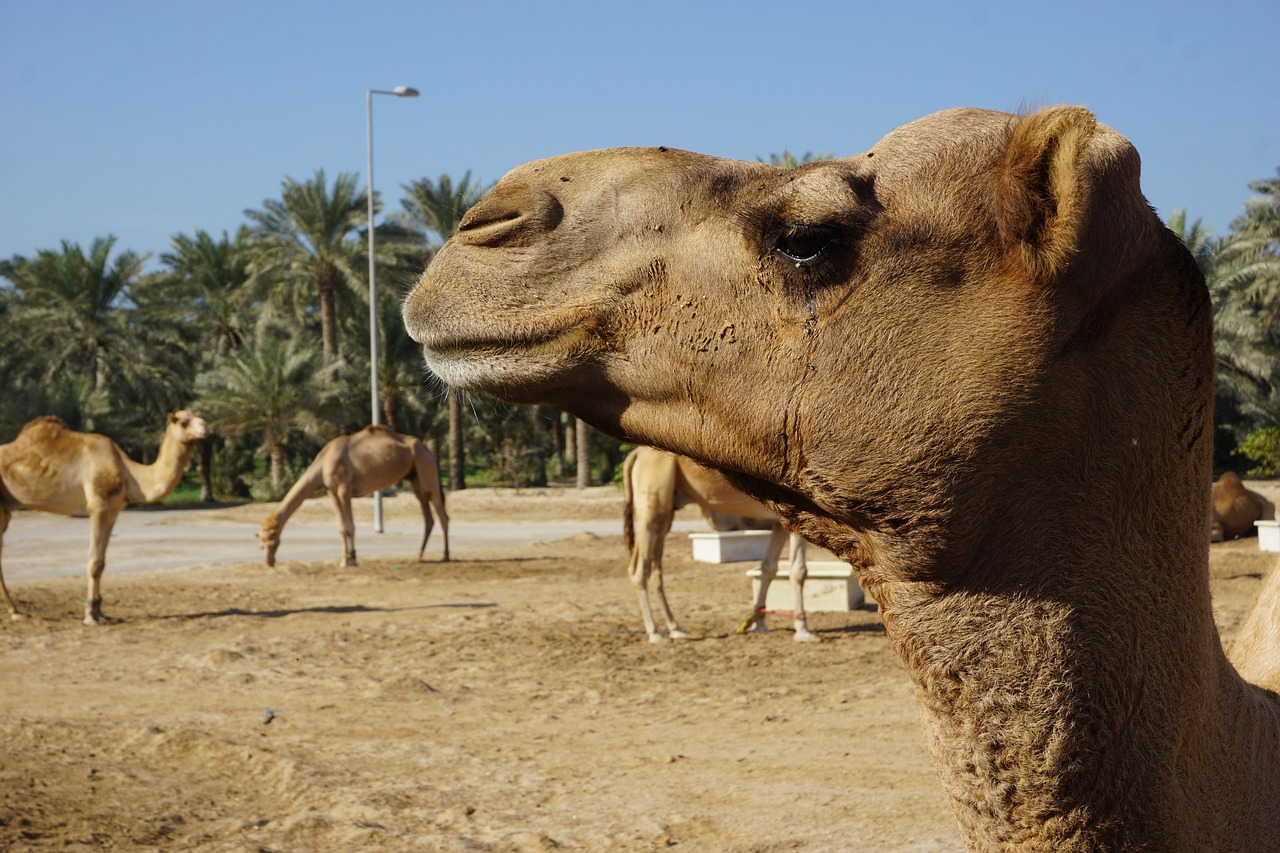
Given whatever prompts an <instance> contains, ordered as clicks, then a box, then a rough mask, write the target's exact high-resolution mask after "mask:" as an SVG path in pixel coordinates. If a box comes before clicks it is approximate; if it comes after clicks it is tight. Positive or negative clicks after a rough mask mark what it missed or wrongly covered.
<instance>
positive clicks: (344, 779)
mask: <svg viewBox="0 0 1280 853" xmlns="http://www.w3.org/2000/svg"><path fill="white" fill-rule="evenodd" d="M389 505H390V507H391V508H390V510H389V513H390V514H389V523H393V522H394V523H398V522H399V521H401V520H403V519H405V518H409V517H411V516H409V515H405V513H416V511H417V510H416V506H414V507H409V506H406V505H404V504H403V503H402V502H400V501H399V500H398V499H397V500H396V501H391V502H389ZM361 511H362V513H364V516H363V518H362V519H361V520H359V521H358V523H359V524H360V525H361V527H362V531H363V530H366V529H367V525H368V523H369V515H368V513H369V512H371V510H370V509H369V508H368V507H364V508H362V510H361ZM216 512H217V513H220V516H219V517H220V518H221V521H222V523H234V522H236V521H237V519H238V520H239V521H240V522H242V523H250V524H256V522H257V521H258V520H260V519H261V517H262V515H263V514H264V512H263V508H262V507H241V508H235V509H227V510H218V511H216ZM329 512H331V511H330V510H329V508H328V506H327V504H325V503H323V502H314V505H312V506H308V508H307V509H306V510H304V513H316V514H318V515H317V518H320V519H326V520H327V513H329ZM450 513H451V515H452V516H453V517H454V518H455V519H457V520H459V521H463V520H471V521H484V520H496V521H502V520H507V521H515V520H518V519H533V520H537V519H544V520H552V519H558V520H581V521H583V522H585V521H588V520H593V519H594V520H599V519H609V518H618V517H619V513H620V500H619V498H618V495H617V492H616V491H614V490H612V489H608V488H602V489H593V490H589V492H588V493H586V494H581V493H577V492H574V491H572V490H566V491H562V492H544V493H538V492H528V493H513V492H509V491H495V492H490V491H481V490H474V491H469V492H464V493H459V494H458V495H455V496H453V497H452V499H451V504H450ZM241 516H243V518H241ZM304 517H305V516H304ZM193 518H197V520H198V517H195V516H191V515H187V516H185V517H184V519H183V520H181V522H180V523H179V521H178V520H176V519H175V527H174V529H175V530H178V529H183V525H187V524H189V523H190V522H191V520H192V519H193ZM23 521H24V519H23V518H22V517H21V516H20V517H19V518H17V519H16V520H15V521H14V527H15V528H16V527H17V526H18V525H19V524H21V523H23ZM209 523H210V524H213V523H215V522H214V521H210V522H209ZM300 529H301V528H300ZM324 535H325V536H328V537H334V534H333V533H332V532H331V531H329V530H327V531H326V532H325V533H324ZM287 542H288V540H287V539H286V547H287ZM111 548H112V550H111V553H110V554H109V566H110V564H111V562H113V561H119V562H122V563H123V562H127V560H128V557H129V550H128V549H129V545H128V542H127V539H124V538H120V539H119V540H118V541H117V540H114V539H113V543H112V546H111ZM667 553H668V560H667V562H668V581H669V582H668V589H669V590H670V592H671V593H672V596H673V599H674V604H675V606H676V608H677V610H678V612H679V613H680V615H681V617H682V622H683V623H684V625H685V627H686V628H687V629H689V630H691V632H692V633H693V634H694V639H692V640H690V641H687V642H681V643H668V644H664V645H661V646H654V645H651V644H649V643H648V642H647V641H646V640H645V636H644V633H643V630H642V629H641V625H640V620H639V615H638V613H637V610H636V605H635V597H634V595H633V594H632V592H631V589H630V586H629V584H628V583H627V581H626V580H625V577H624V574H625V569H624V566H625V560H624V552H623V545H622V541H621V537H620V536H619V535H616V534H611V535H604V536H601V535H599V534H596V533H590V532H583V533H580V534H578V535H576V536H571V537H568V538H560V539H556V540H553V541H547V542H542V543H537V544H532V545H519V546H500V547H490V548H483V547H468V548H464V549H461V550H459V551H455V557H456V559H455V560H454V561H453V562H451V563H448V564H441V563H438V562H428V563H423V564H416V563H412V562H410V559H411V557H412V554H406V555H404V556H402V557H400V558H398V559H397V558H395V557H368V558H365V559H363V560H362V565H361V566H360V568H358V569H337V568H336V567H335V566H334V565H333V561H332V560H331V559H325V560H324V561H317V562H306V561H288V560H287V556H288V555H287V551H286V550H284V549H282V554H281V556H282V558H284V560H285V561H284V562H282V563H281V564H280V565H278V566H277V567H275V568H274V569H265V568H263V567H261V566H260V565H258V564H256V563H251V562H233V563H229V564H221V565H219V564H209V565H202V566H198V567H194V568H188V569H183V570H181V571H177V570H166V571H134V572H118V573H117V574H115V575H112V572H111V569H110V567H109V568H108V570H107V577H106V581H105V594H106V611H107V613H108V615H109V616H111V617H113V621H112V622H111V623H110V624H108V625H105V626H102V627H99V628H86V627H84V626H82V625H81V624H80V621H79V617H80V611H81V599H82V596H83V581H82V580H81V579H80V578H79V577H78V571H79V568H78V567H79V565H80V563H79V562H77V564H76V566H75V567H74V568H75V569H76V573H75V574H74V575H73V576H71V577H62V578H50V579H37V580H22V581H14V582H12V583H11V587H12V589H13V592H14V593H15V594H16V595H17V597H18V599H19V601H20V602H21V603H22V605H23V606H24V607H25V608H27V610H28V612H30V613H31V614H32V615H31V618H29V619H27V620H25V621H21V622H15V623H7V622H6V623H4V624H3V625H2V626H0V644H3V652H2V653H0V654H2V660H3V666H2V668H0V672H3V678H2V681H0V684H2V685H3V686H2V687H0V738H3V743H4V747H3V751H2V752H0V850H22V851H53V850H58V851H87V850H194V851H243V850H248V851H262V853H266V851H281V853H284V851H290V853H294V852H295V851H298V852H299V853H301V852H302V851H359V850H396V851H436V850H441V851H455V850H456V851H547V850H585V851H614V850H616V851H646V850H659V849H664V850H665V849H676V850H685V851H735V852H736V851H741V853H746V851H752V853H766V851H843V850H867V851H952V850H960V849H961V845H960V842H959V838H958V835H957V832H956V830H955V827H954V824H953V820H952V817H951V814H950V808H949V806H948V804H947V802H946V801H945V799H944V798H943V795H942V791H941V787H940V786H939V784H938V782H937V781H936V779H935V777H934V773H933V771H932V769H931V768H930V765H929V761H928V757H927V755H926V753H925V750H924V746H923V743H922V740H921V737H920V734H919V726H918V716H917V712H916V709H915V706H914V703H913V701H912V697H911V688H910V685H909V683H908V681H907V678H906V676H905V674H904V673H903V671H902V668H901V666H900V665H899V663H898V661H897V659H896V658H895V657H894V656H893V655H892V653H891V652H890V651H889V648H888V644H887V642H886V638H885V635H884V632H883V630H882V627H881V624H880V622H879V619H878V617H877V614H876V613H875V612H874V610H860V611H856V612H851V613H825V614H814V615H813V616H812V618H811V621H812V625H813V627H814V628H815V630H816V631H817V632H818V633H819V634H820V636H821V642H819V643H816V644H811V645H806V644H799V643H795V642H793V641H792V634H791V631H790V628H789V625H788V624H787V623H785V622H782V621H779V620H775V622H774V624H775V628H776V630H774V631H773V632H772V633H770V634H767V635H749V636H740V635H737V634H736V633H735V630H736V628H737V626H738V625H739V624H740V623H741V622H742V620H743V618H744V617H745V616H746V615H747V612H748V611H749V606H750V585H749V582H748V581H747V579H746V578H745V577H744V571H745V569H746V568H748V567H749V566H748V565H746V564H729V565H719V566H713V565H707V564H703V563H694V562H693V561H692V560H691V559H690V557H689V545H688V541H687V538H686V537H685V536H684V535H683V534H673V535H672V538H671V541H670V542H669V544H668V550H667ZM5 556H6V562H8V561H9V558H10V555H9V554H8V553H7V552H6V555H5ZM215 557H216V555H211V556H210V559H211V560H212V559H214V558H215ZM1274 562H1275V555H1274V554H1265V553H1261V552H1259V551H1258V550H1257V544H1256V540H1254V539H1247V540H1241V541H1237V542H1230V543H1224V544H1220V545H1214V546H1213V548H1212V577H1213V592H1214V601H1215V606H1214V609H1215V614H1216V615H1217V618H1218V620H1219V623H1220V625H1221V626H1222V627H1223V629H1224V633H1225V634H1226V635H1227V636H1229V635H1230V633H1231V631H1232V630H1233V628H1234V626H1235V624H1236V623H1237V622H1238V620H1239V618H1240V617H1241V615H1242V614H1243V612H1244V610H1245V609H1246V608H1247V606H1248V604H1249V602H1250V601H1251V600H1252V597H1253V595H1254V593H1255V591H1256V589H1257V587H1258V583H1259V579H1260V578H1261V576H1262V574H1263V573H1264V572H1265V571H1266V570H1268V568H1269V567H1270V566H1271V565H1272V563H1274Z"/></svg>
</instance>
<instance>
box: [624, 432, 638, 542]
mask: <svg viewBox="0 0 1280 853" xmlns="http://www.w3.org/2000/svg"><path fill="white" fill-rule="evenodd" d="M635 464H636V451H634V450H633V451H631V452H630V453H628V454H627V458H626V459H624V460H622V539H623V541H624V542H626V543H627V553H631V552H632V551H634V550H635V549H636V518H635V515H636V502H635V496H634V494H633V493H632V489H631V469H632V468H634V467H635Z"/></svg>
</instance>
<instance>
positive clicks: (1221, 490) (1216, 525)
mask: <svg viewBox="0 0 1280 853" xmlns="http://www.w3.org/2000/svg"><path fill="white" fill-rule="evenodd" d="M1209 507H1210V509H1211V510H1212V512H1211V516H1210V517H1211V522H1210V527H1209V540H1210V541H1211V542H1222V541H1223V540H1226V539H1235V538H1236V537H1237V536H1244V535H1246V534H1249V533H1252V532H1253V531H1254V525H1253V523H1254V522H1255V521H1274V520H1275V517H1276V506H1275V504H1273V503H1272V502H1271V501H1269V500H1267V499H1266V498H1265V497H1263V496H1262V495H1260V494H1258V493H1257V492H1255V491H1253V490H1252V489H1246V488H1245V487H1244V483H1242V482H1240V475H1239V474H1237V473H1236V472H1235V471H1227V472H1225V473H1224V474H1223V475H1222V476H1221V477H1219V478H1218V481H1217V482H1216V483H1214V484H1213V492H1212V499H1211V500H1210V502H1209Z"/></svg>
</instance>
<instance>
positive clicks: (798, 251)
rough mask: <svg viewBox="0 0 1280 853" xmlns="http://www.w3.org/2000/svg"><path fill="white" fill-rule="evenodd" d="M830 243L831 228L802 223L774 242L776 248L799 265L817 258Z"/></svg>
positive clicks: (779, 252)
mask: <svg viewBox="0 0 1280 853" xmlns="http://www.w3.org/2000/svg"><path fill="white" fill-rule="evenodd" d="M830 244H831V231H830V229H828V228H822V227H813V226H808V225H801V226H794V227H792V228H790V229H788V230H787V231H785V232H783V233H782V234H781V235H780V236H779V237H778V242H777V243H775V244H774V250H775V251H777V252H778V254H780V255H782V256H783V257H784V258H786V259H787V260H788V261H791V262H792V263H794V264H796V265H797V266H798V265H800V264H805V263H808V262H810V261H812V260H814V259H815V258H817V257H818V255H820V254H822V250H823V249H825V248H827V246H828V245H830Z"/></svg>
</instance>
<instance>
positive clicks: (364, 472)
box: [258, 425, 449, 567]
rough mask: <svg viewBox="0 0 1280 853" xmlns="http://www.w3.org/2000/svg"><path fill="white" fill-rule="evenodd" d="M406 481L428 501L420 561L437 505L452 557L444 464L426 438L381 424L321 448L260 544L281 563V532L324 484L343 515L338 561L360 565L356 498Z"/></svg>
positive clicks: (421, 501)
mask: <svg viewBox="0 0 1280 853" xmlns="http://www.w3.org/2000/svg"><path fill="white" fill-rule="evenodd" d="M401 480H408V481H409V484H410V486H412V487H413V495H414V497H416V498H417V499H418V503H419V504H420V505H421V506H422V523H423V530H422V547H420V548H419V549H418V562H422V555H423V553H424V552H425V551H426V550H427V539H429V538H430V537H431V528H432V526H433V519H432V518H431V513H432V510H434V511H435V516H436V519H438V520H439V521H440V528H441V530H442V531H443V532H444V558H443V559H444V562H448V561H449V516H448V514H447V513H445V510H444V489H443V488H442V487H441V485H440V466H439V465H438V464H437V462H436V458H435V456H433V455H432V454H431V451H429V450H427V447H426V445H425V444H423V443H422V441H421V440H420V439H417V438H412V437H409V436H404V435H401V434H400V433H398V432H396V431H395V430H393V429H390V428H388V427H385V426H380V425H375V426H367V427H365V428H364V429H362V430H360V431H359V432H355V433H352V434H351V435H341V436H338V437H337V438H335V439H334V440H333V441H331V442H329V443H328V444H326V445H325V446H324V447H322V448H320V452H319V453H317V454H316V458H315V460H314V461H313V462H312V463H311V465H310V466H308V467H307V470H306V471H303V472H302V476H301V477H299V478H298V481H297V482H296V483H294V484H293V488H291V489H289V491H288V492H287V493H286V494H285V496H284V499H283V500H281V501H280V505H279V506H278V507H276V510H275V512H273V513H271V514H270V515H268V516H267V518H266V520H265V521H263V522H262V528H261V529H260V530H259V531H258V544H259V545H261V547H262V550H263V551H265V552H266V563H267V565H268V566H274V565H275V564H276V550H277V549H278V548H279V547H280V533H281V531H283V530H284V525H285V522H287V521H288V520H289V516H291V515H293V514H294V513H295V512H296V511H297V509H298V507H300V506H302V502H303V501H305V500H306V499H307V498H309V497H311V495H312V494H313V493H314V492H315V491H316V490H318V489H322V488H323V489H328V491H329V497H331V498H333V507H334V510H335V511H336V512H337V514H338V533H339V534H341V536H342V559H341V560H340V561H339V562H338V565H339V566H343V567H349V566H354V565H356V523H355V520H354V519H353V517H352V515H351V499H352V498H359V497H363V496H365V495H369V494H373V493H374V492H376V491H377V490H378V489H385V488H386V487H388V486H394V485H395V484H396V483H398V482H400V481H401Z"/></svg>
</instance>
